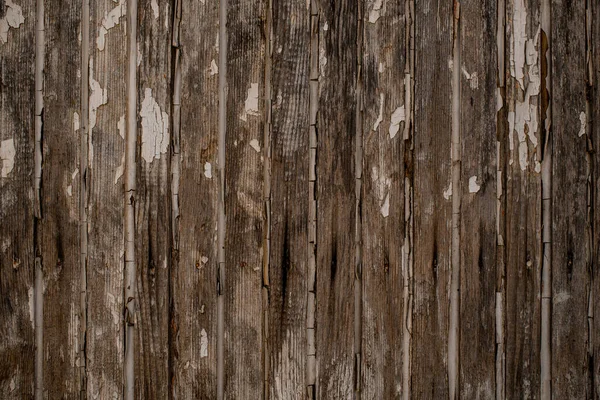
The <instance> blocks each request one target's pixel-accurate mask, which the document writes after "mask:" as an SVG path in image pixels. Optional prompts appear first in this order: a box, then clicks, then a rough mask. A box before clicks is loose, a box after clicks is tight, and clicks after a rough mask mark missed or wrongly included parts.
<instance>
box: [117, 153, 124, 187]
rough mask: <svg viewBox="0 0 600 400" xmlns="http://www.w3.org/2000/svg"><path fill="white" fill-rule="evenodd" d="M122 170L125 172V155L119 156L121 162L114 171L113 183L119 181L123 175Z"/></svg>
mask: <svg viewBox="0 0 600 400" xmlns="http://www.w3.org/2000/svg"><path fill="white" fill-rule="evenodd" d="M123 172H125V155H123V156H122V157H121V164H120V165H119V166H118V167H117V170H116V171H115V185H116V184H117V183H119V179H121V177H122V176H123Z"/></svg>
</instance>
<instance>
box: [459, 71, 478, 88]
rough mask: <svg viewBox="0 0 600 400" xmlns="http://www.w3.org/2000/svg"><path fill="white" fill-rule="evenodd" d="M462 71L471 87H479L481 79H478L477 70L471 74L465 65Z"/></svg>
mask: <svg viewBox="0 0 600 400" xmlns="http://www.w3.org/2000/svg"><path fill="white" fill-rule="evenodd" d="M462 73H463V75H464V76H465V78H466V79H467V80H468V81H469V86H470V87H471V89H477V88H478V87H479V81H478V79H477V72H473V73H472V74H469V72H468V71H467V69H466V68H465V67H462Z"/></svg>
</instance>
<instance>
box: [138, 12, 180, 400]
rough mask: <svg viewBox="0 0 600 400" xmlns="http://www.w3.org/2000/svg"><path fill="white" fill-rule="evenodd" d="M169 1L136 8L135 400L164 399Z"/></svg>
mask: <svg viewBox="0 0 600 400" xmlns="http://www.w3.org/2000/svg"><path fill="white" fill-rule="evenodd" d="M171 4H172V2H171V1H170V0H161V1H157V0H154V1H150V0H144V1H140V3H139V4H138V8H139V12H138V49H139V54H138V60H137V61H138V99H139V100H138V110H139V119H138V121H139V122H140V125H141V126H138V144H139V145H138V151H137V153H138V154H139V155H140V157H138V166H137V170H138V173H137V187H136V189H137V194H136V199H135V221H136V229H135V241H136V244H135V251H136V262H137V285H136V286H137V302H138V303H137V304H138V319H137V328H136V330H137V332H136V333H137V335H136V336H137V337H136V340H135V346H136V350H135V375H136V379H135V382H136V385H135V391H136V394H135V396H136V398H140V399H165V398H167V397H168V383H169V335H168V332H169V330H168V329H169V270H170V268H169V267H170V262H169V261H170V243H171V237H170V235H169V231H170V219H171V207H170V201H169V190H170V187H169V176H170V173H169V172H170V171H169V166H170V165H169V153H170V152H169V149H170V144H171V141H170V136H171V132H170V130H171V129H170V126H169V125H170V122H171V119H170V115H171V62H170V61H171V56H172V55H171V42H172V40H171V32H172V29H171V25H172V14H171V12H172V11H171V7H172V6H171Z"/></svg>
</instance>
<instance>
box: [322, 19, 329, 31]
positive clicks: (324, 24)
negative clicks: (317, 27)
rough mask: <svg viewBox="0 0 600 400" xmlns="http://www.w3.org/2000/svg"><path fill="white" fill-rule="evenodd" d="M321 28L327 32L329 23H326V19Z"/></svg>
mask: <svg viewBox="0 0 600 400" xmlns="http://www.w3.org/2000/svg"><path fill="white" fill-rule="evenodd" d="M323 30H324V31H325V32H327V31H328V30H329V24H328V23H327V21H325V22H324V23H323Z"/></svg>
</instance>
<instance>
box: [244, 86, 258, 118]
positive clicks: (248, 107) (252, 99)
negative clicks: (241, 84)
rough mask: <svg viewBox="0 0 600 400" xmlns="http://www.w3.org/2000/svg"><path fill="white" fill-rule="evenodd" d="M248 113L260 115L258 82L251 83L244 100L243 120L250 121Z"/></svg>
mask: <svg viewBox="0 0 600 400" xmlns="http://www.w3.org/2000/svg"><path fill="white" fill-rule="evenodd" d="M248 115H253V116H258V115H260V114H259V113H258V83H251V84H250V89H248V95H247V97H246V101H245V102H244V112H243V113H242V114H241V115H240V119H241V120H242V121H248Z"/></svg>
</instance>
